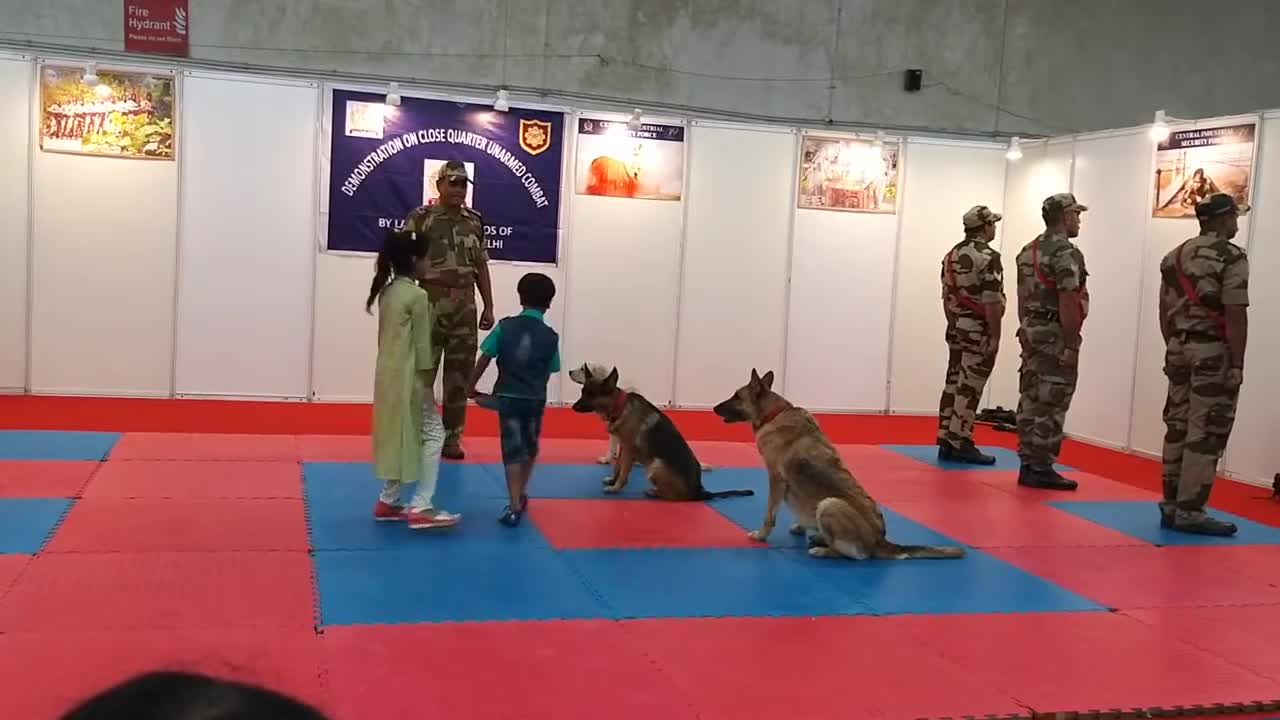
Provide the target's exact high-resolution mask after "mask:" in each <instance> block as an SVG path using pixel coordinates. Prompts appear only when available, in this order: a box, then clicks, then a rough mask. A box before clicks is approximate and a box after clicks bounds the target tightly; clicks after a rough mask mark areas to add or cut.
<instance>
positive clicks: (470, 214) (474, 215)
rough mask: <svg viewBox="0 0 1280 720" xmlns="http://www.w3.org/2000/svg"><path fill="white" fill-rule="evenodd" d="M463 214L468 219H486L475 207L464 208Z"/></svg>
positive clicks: (481, 220)
mask: <svg viewBox="0 0 1280 720" xmlns="http://www.w3.org/2000/svg"><path fill="white" fill-rule="evenodd" d="M462 216H463V217H465V218H467V219H468V220H474V221H476V222H483V221H484V218H483V217H481V215H480V213H479V212H478V211H477V210H475V209H474V208H469V207H464V208H462Z"/></svg>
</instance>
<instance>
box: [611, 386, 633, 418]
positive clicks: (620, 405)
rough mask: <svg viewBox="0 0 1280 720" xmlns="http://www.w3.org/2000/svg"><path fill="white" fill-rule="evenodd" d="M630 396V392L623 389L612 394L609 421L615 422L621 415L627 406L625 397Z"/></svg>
mask: <svg viewBox="0 0 1280 720" xmlns="http://www.w3.org/2000/svg"><path fill="white" fill-rule="evenodd" d="M630 397H631V393H629V392H627V391H625V390H619V391H618V393H617V394H616V395H614V396H613V407H612V408H610V409H609V422H617V421H618V418H620V417H622V411H623V409H624V408H626V406H627V399H628V398H630Z"/></svg>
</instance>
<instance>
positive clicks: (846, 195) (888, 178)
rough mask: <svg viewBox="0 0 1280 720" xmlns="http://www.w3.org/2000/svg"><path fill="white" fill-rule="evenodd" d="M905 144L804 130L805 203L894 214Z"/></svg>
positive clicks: (802, 185)
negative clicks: (876, 141) (902, 145)
mask: <svg viewBox="0 0 1280 720" xmlns="http://www.w3.org/2000/svg"><path fill="white" fill-rule="evenodd" d="M900 157H901V146H900V145H899V143H896V142H885V143H883V144H882V145H877V144H876V143H875V142H873V141H871V140H857V139H851V138H834V137H821V136H816V135H806V136H804V140H803V142H802V143H801V144H800V192H799V204H798V206H799V207H800V208H805V209H815V210H843V211H846V212H866V213H886V214H890V215H892V214H894V213H896V212H897V207H898V193H899V191H900V190H901V188H899V186H898V177H899V168H898V162H899V158H900Z"/></svg>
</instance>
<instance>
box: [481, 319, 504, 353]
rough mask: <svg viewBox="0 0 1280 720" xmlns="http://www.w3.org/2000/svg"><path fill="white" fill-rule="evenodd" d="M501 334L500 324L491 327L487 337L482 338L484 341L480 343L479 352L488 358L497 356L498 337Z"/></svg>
mask: <svg viewBox="0 0 1280 720" xmlns="http://www.w3.org/2000/svg"><path fill="white" fill-rule="evenodd" d="M500 332H502V323H498V324H497V325H494V326H493V329H492V330H490V331H489V334H488V335H485V336H484V340H482V341H481V342H480V352H482V353H484V354H485V355H487V356H489V357H497V356H498V337H499V333H500Z"/></svg>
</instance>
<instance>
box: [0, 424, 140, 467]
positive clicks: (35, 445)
mask: <svg viewBox="0 0 1280 720" xmlns="http://www.w3.org/2000/svg"><path fill="white" fill-rule="evenodd" d="M119 440H120V433H105V432H63V431H55V430H3V431H0V460H103V459H105V458H106V457H107V455H109V454H110V453H111V449H112V448H114V447H115V445H116V443H117V442H119Z"/></svg>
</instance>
